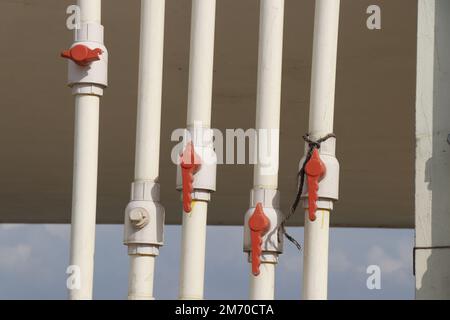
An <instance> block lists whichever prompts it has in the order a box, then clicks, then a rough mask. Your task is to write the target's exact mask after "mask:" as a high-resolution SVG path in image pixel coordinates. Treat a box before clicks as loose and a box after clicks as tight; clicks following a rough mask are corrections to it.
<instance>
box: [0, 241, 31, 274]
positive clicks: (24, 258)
mask: <svg viewBox="0 0 450 320" xmlns="http://www.w3.org/2000/svg"><path fill="white" fill-rule="evenodd" d="M31 252H32V248H31V246H29V245H26V244H18V245H15V246H11V247H7V246H0V270H2V271H11V270H14V271H16V270H20V269H23V267H26V266H28V265H29V263H30V258H31Z"/></svg>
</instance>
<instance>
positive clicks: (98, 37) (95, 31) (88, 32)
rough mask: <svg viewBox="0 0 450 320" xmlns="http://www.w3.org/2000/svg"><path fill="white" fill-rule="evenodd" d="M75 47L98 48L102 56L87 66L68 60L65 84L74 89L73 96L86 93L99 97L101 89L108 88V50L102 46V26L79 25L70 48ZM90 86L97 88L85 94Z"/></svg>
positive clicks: (92, 24) (96, 24) (91, 24)
mask: <svg viewBox="0 0 450 320" xmlns="http://www.w3.org/2000/svg"><path fill="white" fill-rule="evenodd" d="M77 45H85V46H86V47H88V48H89V49H95V48H99V49H101V50H102V54H100V56H99V57H100V60H97V61H92V62H90V63H89V65H88V66H79V65H77V64H76V63H75V62H73V61H72V60H70V59H68V60H69V61H68V62H69V63H68V82H67V84H68V85H69V87H74V90H73V93H74V94H77V93H81V94H84V93H86V94H96V95H100V96H101V95H102V93H103V88H106V87H107V86H108V50H107V49H106V47H105V46H104V44H103V26H102V25H100V24H98V23H83V24H81V27H80V29H76V30H75V41H74V43H73V44H72V46H71V48H73V47H74V46H77ZM79 85H81V87H80V88H78V87H79ZM90 86H96V87H99V88H92V89H91V90H93V92H87V91H86V90H88V89H87V88H89V87H90ZM83 88H84V89H83ZM80 90H81V91H80ZM83 90H84V91H83Z"/></svg>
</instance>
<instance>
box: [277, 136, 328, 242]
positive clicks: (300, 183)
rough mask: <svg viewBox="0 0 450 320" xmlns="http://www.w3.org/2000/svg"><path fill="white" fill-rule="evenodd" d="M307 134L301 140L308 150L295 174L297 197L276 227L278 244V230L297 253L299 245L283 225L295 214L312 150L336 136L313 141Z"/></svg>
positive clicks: (279, 240)
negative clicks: (295, 248) (294, 247)
mask: <svg viewBox="0 0 450 320" xmlns="http://www.w3.org/2000/svg"><path fill="white" fill-rule="evenodd" d="M309 136H310V135H309V133H307V134H305V135H304V136H303V140H305V142H306V143H307V144H308V146H309V149H308V152H307V153H306V157H305V162H303V165H302V167H301V168H300V171H299V172H298V173H297V195H296V196H295V199H294V202H293V203H292V205H291V208H290V210H289V213H288V215H286V216H285V217H284V219H283V221H282V222H281V224H280V226H279V227H278V242H281V239H280V230H281V231H282V232H283V233H284V235H285V236H286V239H288V240H289V241H290V242H292V243H293V244H294V245H295V246H296V247H297V249H298V250H299V251H301V249H302V247H301V245H300V243H298V241H297V240H295V238H294V237H293V236H291V235H290V234H289V233H287V231H286V228H285V224H286V222H287V221H288V220H289V218H290V217H291V216H292V215H293V214H294V213H295V211H296V210H297V207H298V204H299V203H300V200H301V197H302V192H303V185H304V184H305V168H306V165H307V163H308V162H309V160H310V159H311V156H312V154H313V151H314V149H320V145H321V144H322V142H325V141H326V140H328V139H330V138H336V135H335V134H334V133H329V134H327V135H326V136H324V137H322V138H320V139H318V140H316V141H314V140H311V139H310V138H309ZM299 180H300V181H299Z"/></svg>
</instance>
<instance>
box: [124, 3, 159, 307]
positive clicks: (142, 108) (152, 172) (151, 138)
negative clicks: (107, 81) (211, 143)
mask: <svg viewBox="0 0 450 320" xmlns="http://www.w3.org/2000/svg"><path fill="white" fill-rule="evenodd" d="M164 12H165V0H142V1H141V29H140V51H139V85H138V110H137V128H136V159H135V182H137V181H154V182H157V180H158V176H159V154H160V130H161V95H162V72H163V54H164ZM158 200H159V199H158ZM150 223H158V222H156V221H150ZM156 228H163V226H162V225H157V227H156ZM146 232H157V231H155V230H150V229H148V231H146ZM161 232H162V231H161ZM136 246H137V247H139V246H145V245H144V244H136ZM144 251H145V250H144ZM132 252H133V253H132V254H130V271H129V281H128V299H132V300H138V299H145V300H148V299H153V278H154V268H155V259H156V256H155V255H148V254H146V255H143V254H139V253H138V250H133V251H132Z"/></svg>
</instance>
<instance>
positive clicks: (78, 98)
mask: <svg viewBox="0 0 450 320" xmlns="http://www.w3.org/2000/svg"><path fill="white" fill-rule="evenodd" d="M78 5H79V6H80V14H81V17H80V20H81V22H82V23H88V22H89V23H98V24H100V23H101V0H78ZM99 108H100V97H99V96H96V95H80V94H77V95H75V142H74V144H75V147H74V170H73V190H72V218H71V246H70V265H71V266H72V267H75V268H76V269H75V270H79V273H76V274H74V275H72V276H75V277H79V282H78V281H76V282H77V283H79V284H80V287H79V288H77V287H73V288H69V297H70V299H82V300H87V299H92V287H93V275H94V248H95V218H96V206H97V164H98V130H99V129H98V128H99Z"/></svg>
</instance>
